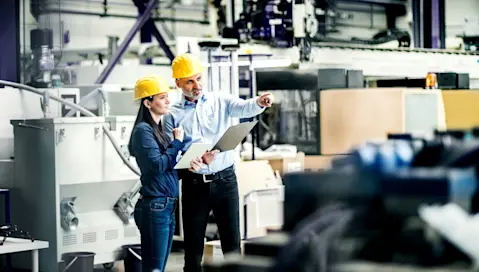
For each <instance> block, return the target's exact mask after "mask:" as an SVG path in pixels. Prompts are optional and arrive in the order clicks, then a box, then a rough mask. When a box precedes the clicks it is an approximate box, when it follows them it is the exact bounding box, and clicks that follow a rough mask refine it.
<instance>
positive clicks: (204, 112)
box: [164, 54, 273, 272]
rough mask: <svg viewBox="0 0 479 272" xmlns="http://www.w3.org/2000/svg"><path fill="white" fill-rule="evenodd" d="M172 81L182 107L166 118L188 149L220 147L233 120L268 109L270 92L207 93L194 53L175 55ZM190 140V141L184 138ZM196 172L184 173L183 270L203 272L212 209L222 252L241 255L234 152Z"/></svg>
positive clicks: (207, 159) (212, 157)
mask: <svg viewBox="0 0 479 272" xmlns="http://www.w3.org/2000/svg"><path fill="white" fill-rule="evenodd" d="M172 70H173V78H174V79H175V80H176V85H177V86H178V88H180V89H181V90H182V93H183V95H182V99H181V101H180V103H178V104H176V105H173V106H172V109H171V111H170V113H169V114H168V115H166V116H165V119H164V127H165V133H166V134H167V135H173V128H176V127H182V128H183V130H184V131H185V140H184V144H185V149H186V148H188V147H189V146H191V143H193V142H203V143H211V144H214V143H216V142H217V141H218V140H219V139H220V138H221V137H222V135H223V134H224V132H225V131H226V130H227V129H228V127H229V125H230V124H231V118H233V117H236V118H249V117H253V116H256V115H258V114H261V113H262V112H263V111H264V109H265V108H267V107H270V106H271V105H272V102H273V95H272V94H270V93H266V94H263V95H261V96H260V97H257V98H252V99H248V100H243V99H240V98H237V97H233V96H231V95H225V94H218V93H203V77H202V73H203V71H204V67H203V66H202V65H201V63H200V61H199V60H198V59H197V58H196V57H195V56H194V55H191V54H183V55H180V56H177V57H176V58H175V59H174V60H173V64H172ZM186 136H189V137H186ZM203 162H204V164H203V166H202V167H201V169H200V170H198V171H197V172H196V173H192V172H189V171H181V172H180V173H179V176H180V179H182V207H183V208H182V218H183V233H184V249H185V267H184V271H186V272H190V271H201V260H202V257H203V247H204V237H205V231H206V225H207V223H208V217H209V213H210V211H211V210H213V213H214V215H215V219H216V224H217V225H218V231H219V235H220V240H221V247H222V250H223V253H224V254H226V253H229V252H235V251H236V252H240V242H241V238H240V226H239V196H238V183H237V180H236V175H235V172H234V151H227V152H222V153H219V154H216V151H211V152H208V153H207V154H205V156H204V157H203Z"/></svg>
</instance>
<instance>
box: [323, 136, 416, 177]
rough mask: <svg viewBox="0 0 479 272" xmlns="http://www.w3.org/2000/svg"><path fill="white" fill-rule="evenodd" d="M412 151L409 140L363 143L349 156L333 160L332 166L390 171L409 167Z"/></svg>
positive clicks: (412, 155) (412, 156)
mask: <svg viewBox="0 0 479 272" xmlns="http://www.w3.org/2000/svg"><path fill="white" fill-rule="evenodd" d="M413 158H414V151H413V147H412V145H411V143H410V142H409V141H403V140H391V141H388V142H385V143H381V144H378V143H364V144H362V145H360V146H359V147H357V148H355V149H354V150H353V151H352V152H351V154H350V156H347V157H345V158H341V159H339V160H334V161H333V163H332V165H333V167H341V166H353V167H356V168H359V169H362V170H373V171H379V172H390V171H394V170H396V169H398V168H404V167H409V166H410V165H411V162H412V160H413Z"/></svg>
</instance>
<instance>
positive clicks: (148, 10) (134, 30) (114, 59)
mask: <svg viewBox="0 0 479 272" xmlns="http://www.w3.org/2000/svg"><path fill="white" fill-rule="evenodd" d="M157 4H158V0H150V2H148V5H147V6H146V8H145V11H144V13H143V14H142V15H141V16H140V17H138V19H137V20H136V22H135V24H134V25H133V27H132V28H131V29H130V31H129V32H128V34H126V37H125V39H123V41H122V42H121V45H120V47H119V48H118V50H117V51H116V52H115V54H114V55H113V56H112V57H111V58H110V59H109V60H108V65H107V66H106V67H105V69H104V70H103V72H102V73H101V75H100V76H99V77H98V79H97V80H96V81H95V84H103V83H104V82H105V80H106V79H107V77H108V76H109V75H110V73H111V71H113V68H114V67H115V65H116V64H117V63H118V61H119V60H120V59H121V57H122V56H123V54H124V53H125V51H126V49H127V48H128V45H129V44H130V42H131V40H133V37H135V34H136V33H137V32H138V30H139V29H140V28H141V27H142V26H143V25H144V24H145V23H146V22H147V21H148V19H150V18H151V12H152V11H153V9H154V8H155V7H156V5H157Z"/></svg>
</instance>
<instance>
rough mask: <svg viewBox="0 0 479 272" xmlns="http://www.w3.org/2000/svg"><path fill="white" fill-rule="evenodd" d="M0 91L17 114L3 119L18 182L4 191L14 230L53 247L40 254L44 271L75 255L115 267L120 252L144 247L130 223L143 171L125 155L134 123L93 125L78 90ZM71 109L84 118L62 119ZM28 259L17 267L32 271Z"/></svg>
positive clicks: (101, 120) (98, 120)
mask: <svg viewBox="0 0 479 272" xmlns="http://www.w3.org/2000/svg"><path fill="white" fill-rule="evenodd" d="M0 84H2V85H4V86H8V87H7V88H5V89H3V94H4V96H5V97H6V98H8V100H9V101H8V103H9V104H8V106H9V108H12V110H11V111H8V114H7V113H5V114H4V115H2V118H3V120H4V123H10V122H11V125H10V126H9V128H7V127H5V128H3V129H2V136H3V137H5V138H6V140H10V141H12V142H11V143H10V142H7V144H10V145H12V146H11V147H9V146H7V145H6V146H5V147H4V149H2V153H1V155H2V157H7V158H11V159H12V160H13V159H14V163H11V164H13V167H11V168H14V173H12V174H11V175H9V176H12V178H13V179H14V181H12V182H11V184H6V183H5V184H3V186H2V187H3V188H8V189H10V192H11V212H12V214H13V216H12V217H11V220H12V223H14V224H15V225H18V226H19V227H20V228H21V229H22V230H23V229H24V230H26V231H28V232H29V233H30V234H31V235H32V236H33V237H34V238H35V239H39V240H47V241H49V242H50V244H51V247H50V248H49V249H47V250H45V251H44V252H43V253H41V254H40V263H41V269H42V270H43V271H58V269H59V262H61V255H62V254H63V253H70V252H78V251H91V252H93V253H94V254H95V264H104V265H105V267H112V266H113V265H112V263H113V262H114V261H116V260H118V259H121V258H122V257H123V256H122V254H120V251H121V246H123V245H125V244H137V243H139V241H140V240H139V233H138V229H137V227H136V225H135V224H134V223H132V221H133V220H132V215H131V213H132V207H134V205H135V201H136V199H137V197H138V194H137V192H138V189H139V187H138V184H139V178H138V176H139V171H138V169H137V167H136V163H135V161H134V159H131V161H130V158H129V154H128V151H127V147H126V146H127V143H128V141H129V138H130V134H131V130H132V127H133V124H134V119H135V117H134V116H110V117H96V116H95V115H94V114H93V113H92V112H90V111H88V110H87V109H85V108H84V107H81V106H79V105H77V104H76V103H78V101H79V100H80V99H79V97H80V90H79V89H78V88H72V89H69V88H64V89H36V88H32V87H30V86H26V85H22V84H18V83H12V82H8V81H3V80H0ZM10 87H13V88H10ZM14 88H18V89H14ZM32 93H33V94H32ZM94 95H98V96H100V95H99V94H98V93H93V94H92V95H91V96H94ZM6 101H7V100H6ZM130 101H131V99H130ZM17 104H18V105H17ZM72 109H73V110H78V111H79V112H75V113H74V114H73V115H72V116H73V117H71V118H68V117H64V116H66V115H67V114H68V112H70V111H71V110H72ZM80 113H81V115H82V116H83V117H82V118H79V116H80ZM10 120H12V121H10ZM12 125H13V126H12ZM12 128H13V137H11V136H9V131H11V130H12ZM8 137H10V138H13V139H9V138H8ZM2 167H3V164H2ZM25 169H27V170H28V171H26V170H25ZM3 170H4V169H2V171H3ZM6 174H8V173H6ZM5 178H7V177H5ZM125 196H126V197H125ZM125 199H126V201H125ZM7 231H8V230H7ZM7 234H8V233H7ZM24 257H26V256H22V254H19V255H18V256H17V255H16V256H15V258H14V260H13V261H14V266H15V267H18V268H26V267H29V266H28V264H29V262H30V261H29V259H30V258H28V259H24ZM60 267H62V264H60Z"/></svg>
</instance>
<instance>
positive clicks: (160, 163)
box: [133, 125, 183, 173]
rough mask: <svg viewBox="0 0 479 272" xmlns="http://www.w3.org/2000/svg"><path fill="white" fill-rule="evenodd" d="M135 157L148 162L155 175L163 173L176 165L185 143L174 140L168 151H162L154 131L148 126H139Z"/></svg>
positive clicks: (134, 136) (135, 133) (135, 134)
mask: <svg viewBox="0 0 479 272" xmlns="http://www.w3.org/2000/svg"><path fill="white" fill-rule="evenodd" d="M133 139H134V144H133V148H134V149H135V157H137V159H140V160H141V161H144V162H147V163H148V165H149V166H150V168H151V170H152V171H153V172H154V173H163V172H165V171H167V170H170V169H172V168H173V167H174V166H175V165H176V157H177V155H178V151H179V150H181V149H182V148H183V143H182V142H180V141H178V140H173V141H172V142H171V143H170V144H169V145H168V146H167V147H166V150H164V151H162V150H161V149H160V147H159V145H158V142H157V140H156V137H155V134H154V132H153V129H152V128H151V127H149V126H148V125H139V126H138V127H137V128H136V129H135V131H134V134H133Z"/></svg>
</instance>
